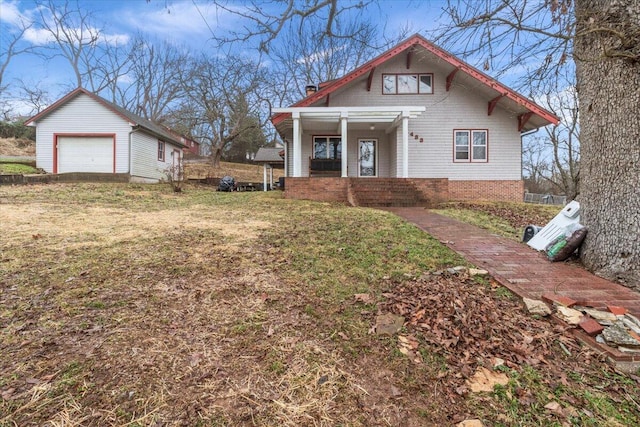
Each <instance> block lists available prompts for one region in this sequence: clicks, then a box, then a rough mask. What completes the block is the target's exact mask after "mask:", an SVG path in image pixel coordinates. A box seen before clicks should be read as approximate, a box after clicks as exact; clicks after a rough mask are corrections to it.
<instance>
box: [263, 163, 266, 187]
mask: <svg viewBox="0 0 640 427" xmlns="http://www.w3.org/2000/svg"><path fill="white" fill-rule="evenodd" d="M262 167H263V170H262V178H263V179H262V191H267V164H266V163H264V164H263V165H262Z"/></svg>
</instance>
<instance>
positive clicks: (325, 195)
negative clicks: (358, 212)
mask: <svg viewBox="0 0 640 427" xmlns="http://www.w3.org/2000/svg"><path fill="white" fill-rule="evenodd" d="M285 182H286V183H285V197H286V198H288V199H304V200H317V201H324V202H339V203H349V204H359V205H360V204H362V205H366V206H370V205H371V203H370V202H367V201H366V200H367V199H371V197H365V193H366V192H370V191H375V189H376V188H377V189H378V190H379V191H378V192H377V194H376V199H377V201H378V202H379V203H377V205H380V206H402V205H405V206H406V205H408V204H413V205H423V206H434V205H437V204H438V203H441V202H446V201H450V200H495V201H510V202H521V201H522V199H523V194H524V183H523V182H522V181H450V180H448V179H446V178H406V179H400V178H291V177H288V178H286V181H285ZM394 183H396V184H397V187H398V188H397V189H394V188H393V185H394ZM407 183H410V184H411V186H412V187H413V192H414V194H413V195H411V196H412V197H413V196H415V197H413V198H411V197H409V195H407V198H408V200H407V203H401V202H400V201H398V200H396V199H397V195H398V194H402V193H403V192H405V193H406V192H407V189H406V184H407ZM371 186H373V187H375V188H373V189H371V188H367V187H371ZM358 191H360V192H362V194H361V196H362V197H358V193H357V192H358ZM407 194H408V193H407ZM358 199H361V200H360V202H364V203H358ZM354 202H355V203H354Z"/></svg>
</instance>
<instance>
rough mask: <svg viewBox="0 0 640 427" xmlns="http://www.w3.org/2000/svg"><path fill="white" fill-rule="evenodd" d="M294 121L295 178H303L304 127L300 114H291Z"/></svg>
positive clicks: (296, 112) (295, 112)
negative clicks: (301, 123)
mask: <svg viewBox="0 0 640 427" xmlns="http://www.w3.org/2000/svg"><path fill="white" fill-rule="evenodd" d="M291 118H292V119H293V176H294V177H296V178H298V177H301V176H302V126H300V113H299V112H298V111H294V112H293V113H291Z"/></svg>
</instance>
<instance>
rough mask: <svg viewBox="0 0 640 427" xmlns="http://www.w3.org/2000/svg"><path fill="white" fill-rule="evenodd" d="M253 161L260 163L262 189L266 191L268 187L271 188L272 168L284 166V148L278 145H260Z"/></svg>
mask: <svg viewBox="0 0 640 427" xmlns="http://www.w3.org/2000/svg"><path fill="white" fill-rule="evenodd" d="M253 161H254V162H255V163H262V167H263V180H262V189H263V190H264V191H267V189H269V188H271V189H273V188H274V187H273V170H274V169H282V168H283V167H284V149H283V148H279V147H278V148H272V147H260V148H258V152H257V153H256V155H255V157H254V159H253Z"/></svg>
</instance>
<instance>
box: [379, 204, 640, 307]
mask: <svg viewBox="0 0 640 427" xmlns="http://www.w3.org/2000/svg"><path fill="white" fill-rule="evenodd" d="M385 210H387V211H390V212H393V213H395V214H396V215H398V216H400V217H402V218H404V219H406V220H407V221H409V222H412V223H414V224H416V225H417V226H418V227H420V228H421V229H422V230H424V231H426V232H428V233H429V234H431V235H432V236H434V237H435V238H437V239H439V240H440V241H442V242H443V243H444V244H446V245H447V246H448V247H450V248H451V249H453V250H454V251H456V252H458V253H459V254H460V255H462V256H463V257H464V258H466V259H467V260H468V261H469V262H471V263H472V264H475V265H476V266H477V267H478V268H482V269H484V270H487V271H488V272H489V273H491V275H492V276H493V277H494V278H495V279H496V280H498V281H499V282H500V283H501V284H502V285H503V286H505V287H507V288H509V289H510V290H511V291H513V292H514V293H516V294H518V295H520V296H521V297H527V298H533V299H540V298H541V296H542V295H543V294H546V293H555V294H559V295H562V296H566V297H569V298H572V299H574V300H576V301H578V304H580V305H589V306H593V307H600V308H605V307H606V306H607V305H615V306H621V307H624V308H626V309H627V310H628V311H629V312H630V313H631V314H633V315H635V316H636V317H640V293H638V292H635V291H632V290H631V289H629V288H626V287H624V286H621V285H618V284H616V283H613V282H610V281H608V280H605V279H602V278H600V277H598V276H595V275H594V274H591V273H589V272H588V271H586V270H585V269H583V268H581V267H578V266H576V265H572V264H571V263H564V262H555V263H552V262H549V261H548V260H547V258H546V256H545V255H544V253H542V252H537V251H535V250H534V249H532V248H530V247H529V246H527V245H526V244H524V243H521V242H516V241H513V240H510V239H507V238H504V237H499V236H496V235H495V234H491V233H489V232H488V231H486V230H483V229H480V228H478V227H475V226H473V225H469V224H465V223H462V222H460V221H457V220H455V219H452V218H448V217H445V216H442V215H438V214H435V213H433V212H430V211H429V210H427V209H425V208H421V207H415V208H414V207H410V208H385Z"/></svg>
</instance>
